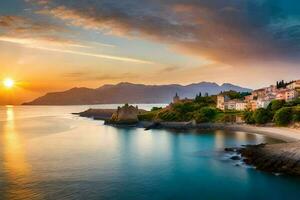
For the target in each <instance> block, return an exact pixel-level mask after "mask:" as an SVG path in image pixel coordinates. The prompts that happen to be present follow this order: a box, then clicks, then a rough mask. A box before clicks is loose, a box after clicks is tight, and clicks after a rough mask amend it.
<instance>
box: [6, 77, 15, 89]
mask: <svg viewBox="0 0 300 200" xmlns="http://www.w3.org/2000/svg"><path fill="white" fill-rule="evenodd" d="M3 85H4V87H5V88H12V87H13V86H14V85H15V81H14V80H13V79H11V78H6V79H4V80H3Z"/></svg>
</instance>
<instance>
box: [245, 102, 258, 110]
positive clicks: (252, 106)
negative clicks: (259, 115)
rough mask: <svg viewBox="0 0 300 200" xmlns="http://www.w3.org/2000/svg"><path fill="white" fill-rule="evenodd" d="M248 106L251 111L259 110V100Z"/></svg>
mask: <svg viewBox="0 0 300 200" xmlns="http://www.w3.org/2000/svg"><path fill="white" fill-rule="evenodd" d="M247 106H248V108H249V109H250V110H256V109H257V108H258V105H257V100H251V101H250V102H249V103H248V105H247Z"/></svg>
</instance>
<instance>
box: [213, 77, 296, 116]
mask: <svg viewBox="0 0 300 200" xmlns="http://www.w3.org/2000/svg"><path fill="white" fill-rule="evenodd" d="M299 95H300V80H297V81H291V82H290V83H286V84H285V83H283V82H279V83H278V82H277V85H271V86H269V87H265V88H261V89H257V90H254V91H252V92H251V94H250V95H248V96H245V97H244V99H230V98H229V97H228V96H227V95H226V94H222V93H221V94H219V95H218V96H217V108H219V109H221V110H223V111H224V110H237V111H244V110H247V109H249V110H253V111H254V110H257V109H259V108H267V107H268V105H269V104H270V103H271V102H272V101H273V100H284V101H286V102H289V101H292V100H294V99H296V98H298V97H299Z"/></svg>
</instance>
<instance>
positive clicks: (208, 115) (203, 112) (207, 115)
mask: <svg viewBox="0 0 300 200" xmlns="http://www.w3.org/2000/svg"><path fill="white" fill-rule="evenodd" d="M217 113H218V111H217V109H216V108H212V107H204V108H201V109H200V111H199V112H197V113H195V114H194V118H195V120H196V121H197V122H198V123H203V122H211V121H212V120H213V119H214V118H215V117H216V115H217Z"/></svg>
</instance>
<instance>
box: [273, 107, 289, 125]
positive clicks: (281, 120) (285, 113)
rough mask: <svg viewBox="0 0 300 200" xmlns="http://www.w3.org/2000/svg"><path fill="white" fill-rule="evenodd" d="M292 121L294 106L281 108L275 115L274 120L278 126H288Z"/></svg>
mask: <svg viewBox="0 0 300 200" xmlns="http://www.w3.org/2000/svg"><path fill="white" fill-rule="evenodd" d="M291 121H292V108H290V107H284V108H280V109H279V110H278V111H277V112H276V113H275V116H274V122H275V124H276V125H278V126H286V125H288V124H289V123H290V122H291Z"/></svg>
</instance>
